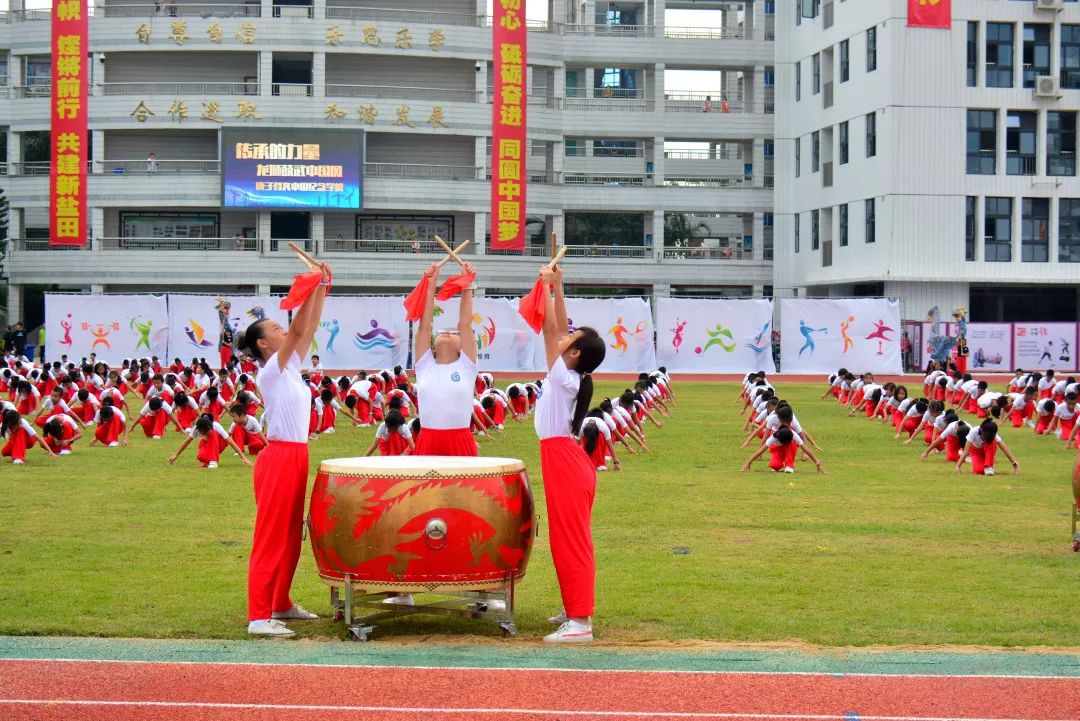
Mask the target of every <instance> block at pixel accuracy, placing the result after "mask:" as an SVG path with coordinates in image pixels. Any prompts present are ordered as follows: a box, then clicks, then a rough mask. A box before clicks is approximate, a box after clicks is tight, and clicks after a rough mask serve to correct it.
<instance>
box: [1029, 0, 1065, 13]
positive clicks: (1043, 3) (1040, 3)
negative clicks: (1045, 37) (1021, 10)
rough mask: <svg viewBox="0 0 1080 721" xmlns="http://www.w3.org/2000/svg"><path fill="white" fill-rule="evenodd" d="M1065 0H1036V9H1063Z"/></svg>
mask: <svg viewBox="0 0 1080 721" xmlns="http://www.w3.org/2000/svg"><path fill="white" fill-rule="evenodd" d="M1062 2H1063V0H1035V9H1036V10H1056V11H1059V12H1060V11H1061V10H1062V9H1064V8H1063V5H1062Z"/></svg>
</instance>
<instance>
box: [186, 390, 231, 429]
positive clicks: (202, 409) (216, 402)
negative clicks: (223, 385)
mask: <svg viewBox="0 0 1080 721" xmlns="http://www.w3.org/2000/svg"><path fill="white" fill-rule="evenodd" d="M196 392H197V391H196ZM190 395H194V394H190ZM203 413H207V414H209V415H210V416H211V417H212V418H213V419H214V420H215V421H216V420H218V419H219V418H221V416H222V415H224V413H225V404H224V403H222V401H221V396H220V395H219V393H218V389H217V386H209V387H207V388H205V389H204V390H203V392H202V395H201V397H200V398H199V414H200V415H201V414H203Z"/></svg>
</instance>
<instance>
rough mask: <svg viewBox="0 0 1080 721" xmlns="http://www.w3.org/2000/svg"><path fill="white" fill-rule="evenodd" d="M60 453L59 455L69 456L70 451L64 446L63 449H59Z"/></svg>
mask: <svg viewBox="0 0 1080 721" xmlns="http://www.w3.org/2000/svg"><path fill="white" fill-rule="evenodd" d="M60 455H61V456H70V455H71V451H70V450H69V449H67V448H65V449H64V450H62V451H60Z"/></svg>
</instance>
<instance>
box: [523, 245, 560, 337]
mask: <svg viewBox="0 0 1080 721" xmlns="http://www.w3.org/2000/svg"><path fill="white" fill-rule="evenodd" d="M551 240H552V245H553V246H554V242H555V234H554V233H552V234H551ZM566 250H567V247H566V246H565V245H564V246H563V247H561V248H559V252H558V253H556V254H555V257H554V258H552V259H551V262H550V263H548V267H550V268H554V267H555V266H556V265H557V264H558V262H559V261H560V260H562V257H563V256H564V255H566ZM518 313H520V314H521V317H522V318H524V319H525V322H526V323H527V324H528V326H529V327H530V328H532V329H533V332H535V333H539V332H540V331H542V330H543V329H544V317H545V316H546V315H547V303H546V301H545V298H544V281H542V280H537V281H536V285H534V286H533V289H532V290H531V291H529V294H528V295H526V296H525V297H524V298H521V299H519V300H518Z"/></svg>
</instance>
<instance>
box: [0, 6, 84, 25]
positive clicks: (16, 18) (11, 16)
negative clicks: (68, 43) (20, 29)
mask: <svg viewBox="0 0 1080 721" xmlns="http://www.w3.org/2000/svg"><path fill="white" fill-rule="evenodd" d="M90 14H91V15H93V13H90ZM5 15H6V20H7V22H9V23H21V22H26V21H32V20H50V19H51V18H52V10H49V9H48V8H40V9H36V10H8V11H6V13H5Z"/></svg>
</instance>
